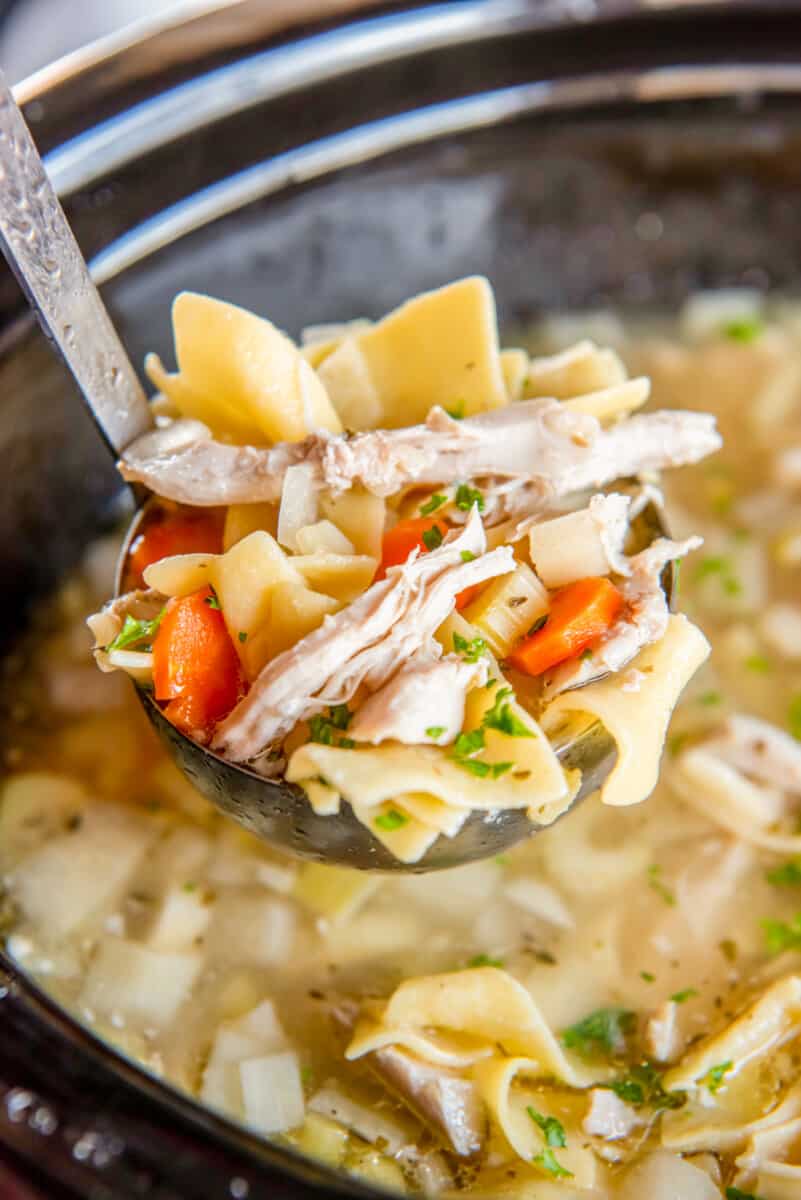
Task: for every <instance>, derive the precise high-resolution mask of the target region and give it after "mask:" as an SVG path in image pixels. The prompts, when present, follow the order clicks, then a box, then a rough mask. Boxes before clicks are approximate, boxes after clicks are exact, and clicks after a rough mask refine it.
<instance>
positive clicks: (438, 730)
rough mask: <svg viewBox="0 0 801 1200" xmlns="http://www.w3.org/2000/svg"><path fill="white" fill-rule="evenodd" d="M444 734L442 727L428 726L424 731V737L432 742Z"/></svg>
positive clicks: (443, 727)
mask: <svg viewBox="0 0 801 1200" xmlns="http://www.w3.org/2000/svg"><path fill="white" fill-rule="evenodd" d="M444 732H445V726H444V725H429V727H428V729H427V730H426V737H430V738H431V739H432V741H435V742H436V741H438V740H439V739H440V738H441V737H442V735H443V733H444Z"/></svg>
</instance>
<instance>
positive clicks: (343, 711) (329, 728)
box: [309, 704, 355, 750]
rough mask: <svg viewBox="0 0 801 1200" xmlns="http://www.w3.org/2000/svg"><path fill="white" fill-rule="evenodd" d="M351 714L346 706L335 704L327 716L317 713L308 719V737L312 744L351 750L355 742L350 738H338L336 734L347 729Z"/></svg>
mask: <svg viewBox="0 0 801 1200" xmlns="http://www.w3.org/2000/svg"><path fill="white" fill-rule="evenodd" d="M352 717H353V713H352V712H351V711H350V709H349V708H348V706H347V704H335V705H333V707H332V708H329V710H328V716H323V714H322V713H318V714H317V716H315V717H310V718H309V735H310V740H311V741H313V742H320V743H322V745H324V746H339V747H340V748H341V749H343V750H352V749H353V747H354V745H355V742H354V741H353V739H352V738H345V737H338V736H337V735H338V733H339V732H340V731H343V730H345V729H347V728H348V726H349V725H350V722H351V718H352Z"/></svg>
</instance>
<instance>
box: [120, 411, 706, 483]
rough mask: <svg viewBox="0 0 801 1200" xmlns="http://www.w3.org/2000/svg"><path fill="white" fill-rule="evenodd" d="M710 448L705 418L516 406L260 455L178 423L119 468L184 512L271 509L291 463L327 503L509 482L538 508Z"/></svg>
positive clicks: (150, 436)
mask: <svg viewBox="0 0 801 1200" xmlns="http://www.w3.org/2000/svg"><path fill="white" fill-rule="evenodd" d="M719 446H720V438H719V436H718V434H717V432H716V430H715V423H714V418H712V417H711V416H708V415H707V414H705V413H694V412H657V413H650V414H647V415H645V416H635V417H631V418H629V419H628V420H625V421H621V422H620V423H619V424H618V425H615V426H614V427H613V428H611V429H603V428H602V427H601V425H600V423H599V422H598V421H597V420H596V418H595V417H592V416H587V415H586V414H581V413H575V412H571V411H570V410H569V409H567V408H565V406H564V405H562V404H560V403H559V401H557V400H527V401H523V402H521V403H518V404H512V405H509V406H508V407H506V408H498V409H494V410H493V411H492V412H488V413H481V414H479V415H478V416H475V417H470V418H468V419H466V420H464V421H456V420H453V418H451V417H449V416H448V415H447V413H445V412H444V411H443V410H442V409H441V408H433V409H432V410H431V412H430V413H429V414H428V417H427V418H426V421H425V424H424V425H413V426H410V427H409V428H407V429H391V430H383V429H379V430H374V431H371V432H369V433H357V434H355V435H353V436H352V437H344V436H333V435H330V434H325V433H315V434H312V435H311V436H310V437H308V438H306V440H305V441H303V442H298V443H280V444H278V445H276V446H273V447H271V448H270V449H259V448H257V447H253V446H227V445H223V444H222V443H219V442H215V441H214V440H213V439H212V438H211V436H210V434H209V431H208V430H207V429H206V427H205V426H203V425H201V424H200V423H199V422H196V421H192V422H185V421H181V422H175V424H174V425H172V426H169V427H167V428H166V429H162V430H157V431H155V432H150V433H147V434H145V435H144V436H143V437H141V438H139V439H137V440H136V441H135V442H134V443H133V444H132V445H131V446H129V447H128V449H127V450H126V451H125V453H124V455H123V457H122V460H121V462H120V464H119V468H120V471H121V473H122V475H123V478H125V479H127V480H128V481H129V482H139V483H144V484H146V485H147V486H148V487H149V488H150V489H151V490H152V491H154V492H157V493H158V494H159V495H161V496H165V497H166V498H167V499H170V500H178V501H181V502H183V503H188V504H195V505H211V504H214V505H217V504H233V503H248V502H256V501H262V500H275V499H277V498H278V496H279V495H280V492H281V484H282V482H283V476H284V473H285V471H286V470H287V468H288V467H289V466H292V465H294V464H296V463H299V462H307V463H310V464H312V465H314V466H315V470H316V475H317V480H318V484H319V486H320V487H321V488H328V489H330V490H331V491H332V492H334V493H337V492H342V491H345V490H347V489H348V488H350V487H352V486H353V485H354V484H361V485H362V486H363V487H365V488H367V490H368V491H370V492H373V493H374V494H375V495H378V496H390V495H393V494H394V493H396V492H399V491H401V490H402V489H403V488H404V487H407V486H408V485H409V484H411V483H415V484H445V483H453V482H456V481H457V480H460V479H474V478H478V477H480V476H511V477H518V478H525V479H527V480H529V481H530V484H531V487H532V489H533V490H534V491H535V492H539V493H541V494H542V495H543V496H545V495H548V494H556V495H565V494H567V493H569V492H574V491H580V490H582V489H584V488H596V487H601V486H602V485H603V484H606V483H609V482H611V481H612V480H613V479H618V478H623V477H625V476H628V475H635V474H639V473H640V472H650V471H657V470H660V469H661V468H663V467H673V466H679V465H681V464H683V463H690V462H697V461H698V460H699V459H701V458H704V457H705V456H706V455H707V454H711V453H712V452H713V451H714V450H717V449H718V448H719Z"/></svg>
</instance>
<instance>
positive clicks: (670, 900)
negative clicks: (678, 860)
mask: <svg viewBox="0 0 801 1200" xmlns="http://www.w3.org/2000/svg"><path fill="white" fill-rule="evenodd" d="M661 875H662V868H661V867H660V865H659V863H652V864H651V866H650V867H649V868H648V886H649V888H650V889H651V891H653V892H656V894H657V896H660V897H661V898H662V900H664V902H665V904H668V905H670V907H671V908H675V907H676V897H675V896H674V895H673V892H672V891H671V890H670V888H669V887H668V886H667V884H665V883H663V882H662V879H661Z"/></svg>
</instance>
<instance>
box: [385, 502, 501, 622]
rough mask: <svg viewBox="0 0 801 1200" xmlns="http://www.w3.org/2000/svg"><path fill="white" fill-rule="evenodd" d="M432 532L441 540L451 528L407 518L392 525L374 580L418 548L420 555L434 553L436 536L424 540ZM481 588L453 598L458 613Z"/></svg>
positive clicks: (427, 519) (479, 585)
mask: <svg viewBox="0 0 801 1200" xmlns="http://www.w3.org/2000/svg"><path fill="white" fill-rule="evenodd" d="M433 529H436V530H437V533H438V534H439V539H440V540H442V538H444V536H445V534H446V533H448V531H449V529H450V526H449V525H447V524H446V523H445V522H444V521H438V520H437V519H436V517H410V518H409V519H408V520H406V521H398V524H397V525H393V527H392V529H390V530H389V532H388V533H385V534H384V541H383V544H382V550H381V566H380V567H379V568H378V572H377V574H376V579H377V580H378V579H383V578H384V576H385V575H386V573H387V568H388V567H395V566H397V565H398V563H402V562H406V559H407V558H408V557H409V555H410V554H411V553H412V551H413V550H416V549H417V548H418V547H419V548H420V553H421V554H427V553H428V551H429V550H434V549H436V546H437V544H438V542H437V534H436V533H435V534H434V535H433V538H432V537H429V538H428V540H426V538H425V536H424V535H425V534H430V533H431V530H433ZM484 586H485V585H484V584H483V583H474V584H473V585H472V586H471V587H468V588H465V589H464V591H461V592H459V595H458V596H457V597H456V607H457V609H458V610H459V611H460V612H461V610H462V609H463V608H466V607H467V605H468V604H469V603H470V601H471V600H473V599H474V598H475V597H476V596H477V595H478V593H479V592H480V591H481V590H482V589H483V588H484Z"/></svg>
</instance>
